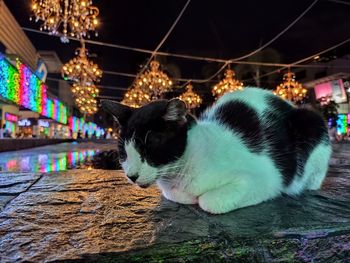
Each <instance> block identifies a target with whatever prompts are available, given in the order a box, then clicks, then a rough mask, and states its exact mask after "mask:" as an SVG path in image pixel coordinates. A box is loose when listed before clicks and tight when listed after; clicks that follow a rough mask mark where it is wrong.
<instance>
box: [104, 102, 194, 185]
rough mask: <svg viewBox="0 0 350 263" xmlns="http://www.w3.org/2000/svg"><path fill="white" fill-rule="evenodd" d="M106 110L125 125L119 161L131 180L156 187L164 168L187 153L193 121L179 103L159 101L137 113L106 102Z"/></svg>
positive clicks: (183, 106) (132, 109)
mask: <svg viewBox="0 0 350 263" xmlns="http://www.w3.org/2000/svg"><path fill="white" fill-rule="evenodd" d="M101 104H102V107H103V108H104V109H105V110H106V111H107V112H109V113H110V114H112V115H113V116H114V117H115V118H116V119H117V120H118V122H119V124H120V125H121V133H120V139H119V158H120V163H121V165H122V167H123V169H124V172H125V174H126V175H127V177H128V178H129V179H130V180H131V181H133V182H135V183H136V184H138V185H139V186H141V187H147V186H149V185H151V184H152V183H154V182H155V181H156V180H157V179H158V178H159V177H160V176H163V174H162V168H163V167H165V165H168V164H171V163H173V162H174V161H176V160H178V159H179V158H180V157H181V156H182V155H183V153H184V151H185V148H186V142H187V130H188V127H189V123H190V121H192V120H193V119H191V120H189V118H190V117H189V115H188V114H187V108H186V105H185V103H184V102H183V101H181V100H179V99H172V100H169V101H168V100H159V101H154V102H151V103H149V104H147V105H145V106H143V107H141V108H138V109H135V108H131V107H128V106H125V105H123V104H120V103H117V102H113V101H109V100H103V101H101Z"/></svg>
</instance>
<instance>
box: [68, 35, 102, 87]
mask: <svg viewBox="0 0 350 263" xmlns="http://www.w3.org/2000/svg"><path fill="white" fill-rule="evenodd" d="M87 54H88V51H87V49H86V48H85V42H84V40H81V48H78V56H76V57H75V58H73V59H71V60H69V61H68V62H67V63H66V64H64V65H63V67H62V75H63V77H64V78H67V79H70V80H73V81H77V82H86V81H88V82H91V81H93V82H99V81H100V79H101V77H102V70H100V69H99V68H98V65H97V64H95V63H94V62H92V61H91V60H89V59H88V57H87Z"/></svg>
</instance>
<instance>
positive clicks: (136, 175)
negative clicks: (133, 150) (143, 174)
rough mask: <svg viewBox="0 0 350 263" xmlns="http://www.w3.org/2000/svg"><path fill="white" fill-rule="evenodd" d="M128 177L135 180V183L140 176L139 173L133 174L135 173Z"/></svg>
mask: <svg viewBox="0 0 350 263" xmlns="http://www.w3.org/2000/svg"><path fill="white" fill-rule="evenodd" d="M128 178H129V179H130V180H131V181H132V182H133V183H135V182H136V180H137V178H139V175H138V174H133V175H130V176H129V175H128Z"/></svg>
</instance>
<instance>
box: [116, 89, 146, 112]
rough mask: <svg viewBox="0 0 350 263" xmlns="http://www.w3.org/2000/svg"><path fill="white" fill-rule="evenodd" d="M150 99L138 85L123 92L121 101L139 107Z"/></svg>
mask: <svg viewBox="0 0 350 263" xmlns="http://www.w3.org/2000/svg"><path fill="white" fill-rule="evenodd" d="M150 101H151V97H150V95H149V94H148V93H146V92H144V91H143V90H142V89H141V88H140V87H138V86H136V87H134V88H131V89H130V90H128V91H127V92H126V93H125V95H124V99H123V100H122V101H121V103H122V104H124V105H127V106H130V107H133V108H139V107H141V106H143V105H145V104H147V103H149V102H150Z"/></svg>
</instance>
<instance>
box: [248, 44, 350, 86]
mask: <svg viewBox="0 0 350 263" xmlns="http://www.w3.org/2000/svg"><path fill="white" fill-rule="evenodd" d="M349 42H350V38H348V39H346V40H344V41H342V42H340V43H338V44H336V45H333V46H332V47H330V48H327V49H325V50H322V51H320V52H317V53H316V54H313V55H311V56H308V57H306V58H303V59H300V60H297V61H295V62H293V63H289V64H287V65H286V66H284V67H281V68H279V69H276V70H274V71H271V72H269V73H266V74H263V75H261V76H260V78H263V77H267V76H270V75H272V74H275V73H278V72H280V71H282V70H284V69H288V68H293V67H297V65H298V64H300V63H303V62H305V61H308V60H311V59H313V58H315V57H317V56H320V55H323V54H324V53H327V52H329V51H331V50H333V49H336V48H338V47H340V46H342V45H345V44H347V43H349ZM321 66H322V65H321ZM325 67H326V66H323V68H325ZM332 68H347V67H332ZM250 80H252V79H248V80H246V81H250Z"/></svg>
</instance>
